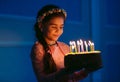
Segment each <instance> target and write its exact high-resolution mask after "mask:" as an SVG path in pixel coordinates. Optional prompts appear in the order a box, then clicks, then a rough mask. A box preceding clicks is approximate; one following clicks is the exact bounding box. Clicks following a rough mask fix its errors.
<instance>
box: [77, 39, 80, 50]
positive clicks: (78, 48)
mask: <svg viewBox="0 0 120 82" xmlns="http://www.w3.org/2000/svg"><path fill="white" fill-rule="evenodd" d="M77 52H80V41H79V40H78V41H77Z"/></svg>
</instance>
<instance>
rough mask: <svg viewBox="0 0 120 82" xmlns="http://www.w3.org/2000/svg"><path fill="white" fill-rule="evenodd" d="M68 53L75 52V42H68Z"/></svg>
mask: <svg viewBox="0 0 120 82" xmlns="http://www.w3.org/2000/svg"><path fill="white" fill-rule="evenodd" d="M70 52H77V49H76V43H75V41H70Z"/></svg>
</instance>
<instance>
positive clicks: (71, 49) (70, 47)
mask: <svg viewBox="0 0 120 82" xmlns="http://www.w3.org/2000/svg"><path fill="white" fill-rule="evenodd" d="M69 44H70V53H71V52H72V42H71V41H70V42H69Z"/></svg>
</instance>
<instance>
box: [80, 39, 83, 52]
mask: <svg viewBox="0 0 120 82" xmlns="http://www.w3.org/2000/svg"><path fill="white" fill-rule="evenodd" d="M80 46H81V51H82V52H84V47H83V41H82V40H81V39H80Z"/></svg>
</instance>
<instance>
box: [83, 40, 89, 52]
mask: <svg viewBox="0 0 120 82" xmlns="http://www.w3.org/2000/svg"><path fill="white" fill-rule="evenodd" d="M84 44H85V50H86V52H88V45H87V42H86V41H84Z"/></svg>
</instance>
